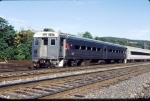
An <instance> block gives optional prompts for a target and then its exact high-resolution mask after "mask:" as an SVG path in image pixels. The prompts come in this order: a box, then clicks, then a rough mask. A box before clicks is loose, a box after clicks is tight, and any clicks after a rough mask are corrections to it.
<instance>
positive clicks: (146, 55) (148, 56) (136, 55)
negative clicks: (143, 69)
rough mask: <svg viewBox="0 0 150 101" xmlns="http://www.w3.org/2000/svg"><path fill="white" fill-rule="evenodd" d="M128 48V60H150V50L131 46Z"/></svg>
mask: <svg viewBox="0 0 150 101" xmlns="http://www.w3.org/2000/svg"><path fill="white" fill-rule="evenodd" d="M126 48H127V51H126V52H127V53H126V60H125V61H126V62H131V61H149V60H150V50H148V49H141V48H136V47H129V46H126Z"/></svg>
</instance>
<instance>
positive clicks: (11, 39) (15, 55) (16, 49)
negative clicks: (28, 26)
mask: <svg viewBox="0 0 150 101" xmlns="http://www.w3.org/2000/svg"><path fill="white" fill-rule="evenodd" d="M33 35H34V32H33V31H31V30H24V29H21V31H19V32H17V31H15V30H14V27H13V26H12V25H9V23H8V22H7V21H6V20H5V19H4V18H2V17H0V60H4V59H7V60H31V46H32V37H33Z"/></svg>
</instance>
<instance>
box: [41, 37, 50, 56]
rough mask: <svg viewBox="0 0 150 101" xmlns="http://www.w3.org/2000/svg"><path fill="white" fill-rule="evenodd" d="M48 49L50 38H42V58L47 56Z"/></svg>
mask: <svg viewBox="0 0 150 101" xmlns="http://www.w3.org/2000/svg"><path fill="white" fill-rule="evenodd" d="M47 51H48V38H42V42H41V52H40V53H41V54H40V56H41V58H47Z"/></svg>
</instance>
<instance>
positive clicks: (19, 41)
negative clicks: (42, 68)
mask: <svg viewBox="0 0 150 101" xmlns="http://www.w3.org/2000/svg"><path fill="white" fill-rule="evenodd" d="M33 35H34V32H33V31H31V30H24V29H22V30H21V31H19V32H18V33H17V34H16V36H15V40H14V43H15V47H16V48H17V50H16V52H15V59H16V60H17V59H19V60H20V59H23V60H24V59H27V60H30V59H31V54H32V52H31V51H32V38H33ZM22 50H23V51H22Z"/></svg>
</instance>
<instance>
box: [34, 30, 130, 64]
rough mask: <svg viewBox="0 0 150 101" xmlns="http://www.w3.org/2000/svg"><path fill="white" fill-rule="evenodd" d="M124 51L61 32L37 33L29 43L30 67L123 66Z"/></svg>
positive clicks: (119, 46)
mask: <svg viewBox="0 0 150 101" xmlns="http://www.w3.org/2000/svg"><path fill="white" fill-rule="evenodd" d="M126 49H127V47H125V46H121V45H116V44H112V43H108V42H102V41H97V40H93V39H87V38H80V37H76V36H73V35H70V34H66V33H61V32H58V33H57V32H49V31H47V32H38V33H36V34H34V36H33V40H32V62H33V64H34V67H63V66H65V65H69V66H79V65H90V63H91V62H100V61H101V60H104V61H105V62H106V63H110V62H111V61H112V60H113V61H115V62H126V60H127V59H126V54H125V53H126Z"/></svg>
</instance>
